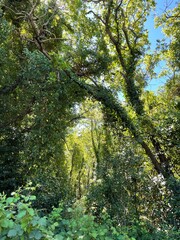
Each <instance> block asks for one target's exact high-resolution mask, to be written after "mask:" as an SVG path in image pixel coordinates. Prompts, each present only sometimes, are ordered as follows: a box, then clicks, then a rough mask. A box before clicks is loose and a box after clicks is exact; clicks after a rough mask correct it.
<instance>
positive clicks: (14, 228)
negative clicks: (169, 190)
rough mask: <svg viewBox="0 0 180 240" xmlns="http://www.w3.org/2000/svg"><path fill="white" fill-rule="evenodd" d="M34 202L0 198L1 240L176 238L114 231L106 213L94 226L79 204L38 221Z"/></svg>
mask: <svg viewBox="0 0 180 240" xmlns="http://www.w3.org/2000/svg"><path fill="white" fill-rule="evenodd" d="M35 199H36V197H35V196H31V195H28V196H25V195H22V194H20V192H16V193H13V195H12V197H8V198H7V197H6V196H4V195H0V239H1V240H6V239H7V240H8V239H13V240H26V239H27V240H29V239H32V240H34V239H36V240H39V239H42V240H63V239H64V240H76V239H84V240H94V239H98V240H113V239H114V240H139V239H140V240H153V239H156V240H158V239H159V240H166V239H168V240H175V239H178V236H179V235H178V233H177V232H172V234H171V235H170V233H168V232H167V231H164V232H163V231H161V232H160V231H159V232H155V231H153V232H151V233H150V232H148V230H147V227H146V226H145V225H142V224H141V225H138V224H137V225H133V226H131V227H127V228H126V229H125V228H124V230H122V228H121V229H120V228H118V227H117V228H115V227H114V226H113V224H112V220H111V219H109V217H108V216H107V214H106V213H102V216H101V219H102V221H101V223H97V222H96V221H95V217H94V216H92V215H87V214H85V209H84V208H83V207H82V204H78V203H76V205H74V206H73V207H72V208H67V209H66V208H64V207H63V205H62V204H60V205H59V207H58V208H54V209H53V211H52V212H51V213H50V214H49V215H47V216H44V217H40V215H39V214H38V211H37V210H35V209H33V208H32V205H31V202H32V201H34V200H35Z"/></svg>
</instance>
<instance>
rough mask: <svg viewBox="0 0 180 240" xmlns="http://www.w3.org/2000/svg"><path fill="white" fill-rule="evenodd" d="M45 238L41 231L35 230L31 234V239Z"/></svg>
mask: <svg viewBox="0 0 180 240" xmlns="http://www.w3.org/2000/svg"><path fill="white" fill-rule="evenodd" d="M42 237H43V235H42V233H41V232H40V231H39V230H34V231H32V232H31V233H30V235H29V238H33V239H34V238H35V239H37V240H39V239H41V238H42Z"/></svg>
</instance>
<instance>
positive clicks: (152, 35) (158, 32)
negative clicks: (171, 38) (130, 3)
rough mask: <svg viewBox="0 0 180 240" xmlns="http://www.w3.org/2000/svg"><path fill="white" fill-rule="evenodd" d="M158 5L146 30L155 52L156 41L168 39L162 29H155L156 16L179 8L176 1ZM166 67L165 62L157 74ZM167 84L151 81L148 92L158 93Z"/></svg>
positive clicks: (169, 0)
mask: <svg viewBox="0 0 180 240" xmlns="http://www.w3.org/2000/svg"><path fill="white" fill-rule="evenodd" d="M156 2H157V5H156V9H155V10H154V11H152V12H151V14H150V16H149V17H148V19H147V21H146V23H145V28H146V29H147V30H148V32H149V41H150V43H151V50H152V51H153V50H154V49H155V48H156V40H157V39H159V40H161V39H163V38H166V37H165V36H164V34H163V33H162V29H161V28H155V26H154V18H155V16H160V15H161V14H162V13H163V12H164V10H165V9H166V7H167V9H172V8H174V7H175V6H177V2H176V1H175V0H157V1H156ZM163 66H165V62H163V61H161V62H160V63H159V65H158V66H157V67H156V69H155V70H156V72H157V73H159V72H160V70H161V69H162V68H163ZM165 82H166V79H165V78H156V79H152V80H150V82H149V84H148V86H147V88H146V89H147V90H152V91H155V92H156V91H157V90H158V88H159V87H160V86H162V85H164V83H165Z"/></svg>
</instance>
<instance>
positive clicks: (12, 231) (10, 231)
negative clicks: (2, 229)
mask: <svg viewBox="0 0 180 240" xmlns="http://www.w3.org/2000/svg"><path fill="white" fill-rule="evenodd" d="M16 235H17V230H16V229H11V230H9V232H8V237H10V238H11V237H15V236H16Z"/></svg>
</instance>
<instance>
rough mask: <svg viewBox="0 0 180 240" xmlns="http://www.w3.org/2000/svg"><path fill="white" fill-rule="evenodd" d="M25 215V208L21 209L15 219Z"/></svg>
mask: <svg viewBox="0 0 180 240" xmlns="http://www.w3.org/2000/svg"><path fill="white" fill-rule="evenodd" d="M25 215H26V210H22V211H20V212H19V213H18V215H17V219H21V218H23V217H24V216H25Z"/></svg>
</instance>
